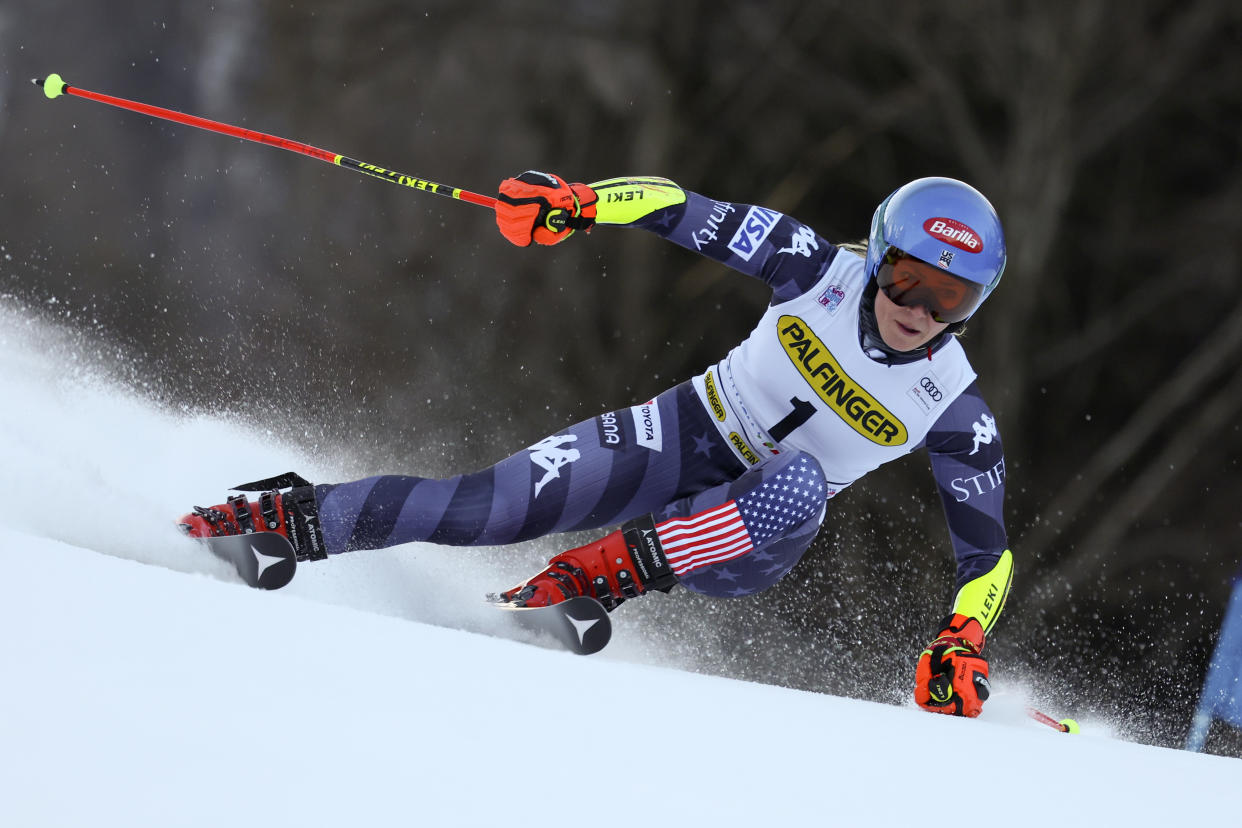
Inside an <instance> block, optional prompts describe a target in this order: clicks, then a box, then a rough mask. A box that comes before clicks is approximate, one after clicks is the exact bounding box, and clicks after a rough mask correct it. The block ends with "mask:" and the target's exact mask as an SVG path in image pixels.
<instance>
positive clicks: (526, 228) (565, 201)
mask: <svg viewBox="0 0 1242 828" xmlns="http://www.w3.org/2000/svg"><path fill="white" fill-rule="evenodd" d="M597 201H599V197H598V196H596V195H595V191H594V190H592V189H591V188H590V187H588V186H587V185H585V184H566V183H565V180H564V179H563V178H561V177H559V176H555V175H551V174H549V173H542V172H536V171H534V170H530V171H527V172H524V173H522V174H521V175H519V176H517V177H516V178H506V179H505V180H504V181H502V182H500V195H499V197H498V198H497V199H496V226H497V227H499V228H500V232H501V234H502V235H503V236H504V237H505V238H506V239H508V240H509V241H511V242H513V243H514V244H516V245H517V246H518V247H529V246H530V243H531V242H532V241H534V242H537V243H539V244H559V243H560V242H563V241H564V240H565V239H567V238H569V237H570V236H572V235H573V234H574V231H575V230H582V231H584V232H589V231H590V229H591V225H593V224H595V204H596V202H597Z"/></svg>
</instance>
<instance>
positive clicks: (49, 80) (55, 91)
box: [30, 72, 69, 98]
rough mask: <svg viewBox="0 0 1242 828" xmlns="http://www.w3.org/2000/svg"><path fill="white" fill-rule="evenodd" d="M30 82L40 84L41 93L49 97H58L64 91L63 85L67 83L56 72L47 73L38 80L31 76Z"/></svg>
mask: <svg viewBox="0 0 1242 828" xmlns="http://www.w3.org/2000/svg"><path fill="white" fill-rule="evenodd" d="M30 82H31V83H33V84H34V85H35V86H42V87H43V94H44V95H47V96H48V97H49V98H59V97H60V96H61V94H62V93H63V92H64V91H65V87H66V86H68V85H69V84H67V83H65V81H64V80H63V79H62V78H61V76H60V75H58V74H56V73H55V72H53V73H52V74H50V75H48V76H47V77H46V78H44V79H43V80H39V79H38V78H31V79H30Z"/></svg>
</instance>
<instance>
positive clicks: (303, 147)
mask: <svg viewBox="0 0 1242 828" xmlns="http://www.w3.org/2000/svg"><path fill="white" fill-rule="evenodd" d="M31 83H33V84H34V85H35V86H41V87H43V94H44V95H47V97H49V98H58V97H60V96H61V95H62V94H64V95H75V96H77V97H79V98H86V99H87V100H90V101H96V102H98V103H103V104H108V105H109V106H115V107H119V108H121V109H128V110H130V111H131V112H140V113H142V114H143V115H150V116H151V117H153V118H162V119H163V120H165V121H175V122H176V123H179V124H185V125H187V126H192V127H198V128H199V129H205V130H208V131H209V132H219V133H220V134H222V135H231V136H233V137H234V138H241V139H244V140H246V141H254V142H255V143H258V144H267V145H268V146H272V147H279V148H280V149H285V150H290V151H291V152H300V153H302V154H303V155H309V156H310V157H311V158H318V159H319V160H320V161H327V162H328V163H329V164H335V165H337V166H338V167H345V168H346V169H350V170H353V171H354V172H359V173H362V174H363V175H369V176H371V177H372V178H378V179H380V180H381V181H390V182H392V183H393V184H400V185H401V186H403V187H413V188H414V189H416V190H425V191H426V192H429V193H435V194H436V195H441V196H447V197H448V198H455V199H458V200H459V201H468V202H469V203H471V204H478V205H479V206H480V207H488V208H494V207H495V206H496V199H494V198H492V197H490V196H485V195H479V194H478V193H472V192H470V191H468V190H462V189H459V188H457V187H448V186H446V185H444V184H437V183H435V182H434V181H427V180H425V179H422V178H415V177H414V176H412V175H404V174H403V173H399V172H393V171H392V170H387V169H384V168H383V167H377V166H376V165H374V164H368V163H366V162H365V161H358V160H355V159H353V158H349V157H347V156H344V155H340V154H339V153H335V152H329V151H328V150H322V149H319V148H318V147H312V146H311V145H310V144H303V143H301V142H299V141H290V140H289V139H288V138H279V137H277V136H275V135H268V134H266V133H263V132H256V131H255V130H253V129H245V128H244V127H237V126H232V125H230V124H223V123H220V122H219V121H209V120H207V119H206V118H200V117H198V116H197V115H186V114H185V113H184V112H174V111H173V110H171V109H164V108H162V107H158V106H152V105H150V104H144V103H139V102H137V101H128V100H125V99H124V98H114V97H113V96H111V95H103V94H101V93H99V92H91V91H89V90H87V89H79V88H78V87H76V86H70V85H69V84H67V83H65V82H64V80H62V79H61V77H60V75H56V74H52V75H48V76H47V77H46V78H44V79H43V80H39V79H38V78H33V79H32V80H31Z"/></svg>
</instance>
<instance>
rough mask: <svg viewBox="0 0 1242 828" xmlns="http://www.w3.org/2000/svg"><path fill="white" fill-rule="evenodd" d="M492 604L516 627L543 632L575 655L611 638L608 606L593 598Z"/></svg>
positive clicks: (601, 645)
mask: <svg viewBox="0 0 1242 828" xmlns="http://www.w3.org/2000/svg"><path fill="white" fill-rule="evenodd" d="M492 606H494V607H496V608H497V609H500V610H503V611H504V612H505V613H506V614H507V615H508V617H509V618H510V619H511V620H512V621H513V623H514V624H516V625H517V626H518V627H521V628H522V629H525V630H531V631H533V632H536V633H541V634H544V635H545V636H548V637H550V638H551V639H552V640H554V641H555V642H556V643H557V644H558V645H559V646H561V647H564V648H565V649H566V650H569V651H570V652H573V653H577V654H578V655H591V654H592V653H598V652H599V651H600V650H602V649H604V647H605V646H607V644H608V640H609V639H610V638H612V622H611V621H609V620H608V610H606V609H604V605H603V604H601V603H600V602H599V601H596V600H595V599H594V598H588V597H586V596H579V597H577V598H570V599H569V600H568V601H562V602H561V603H559V604H553V605H552V606H550V607H519V606H517V605H515V604H502V603H495V604H492Z"/></svg>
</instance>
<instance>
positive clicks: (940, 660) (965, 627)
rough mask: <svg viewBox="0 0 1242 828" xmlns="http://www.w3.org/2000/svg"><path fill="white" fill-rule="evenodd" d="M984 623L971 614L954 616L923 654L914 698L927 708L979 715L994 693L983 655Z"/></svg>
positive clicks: (915, 675) (915, 683)
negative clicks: (992, 692)
mask: <svg viewBox="0 0 1242 828" xmlns="http://www.w3.org/2000/svg"><path fill="white" fill-rule="evenodd" d="M982 652H983V626H982V625H981V624H980V623H979V621H978V620H977V619H975V618H971V617H970V616H967V615H960V614H958V615H950V616H949V617H948V618H946V619H945V620H944V629H943V630H941V631H940V634H939V635H937V636H936V640H935V641H933V642H932V643H930V644H928V645H927V648H926V649H924V650H923V652H922V653H921V654H920V655H919V663H918V667H917V668H916V669H915V674H914V701H915V702H916V703H917V704H918V706H919V707H921V708H923V709H924V710H930V711H932V712H933V713H947V714H949V715H952V716H969V717H971V718H973V717H975V716H978V715H979V714H980V713H981V712H982V711H983V703H984V702H985V701H987V698H988V696H989V695H990V693H991V690H992V688H991V685H989V684H988V663H987V661H986V660H985V659H984V658H983V656H982V655H981V653H982Z"/></svg>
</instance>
